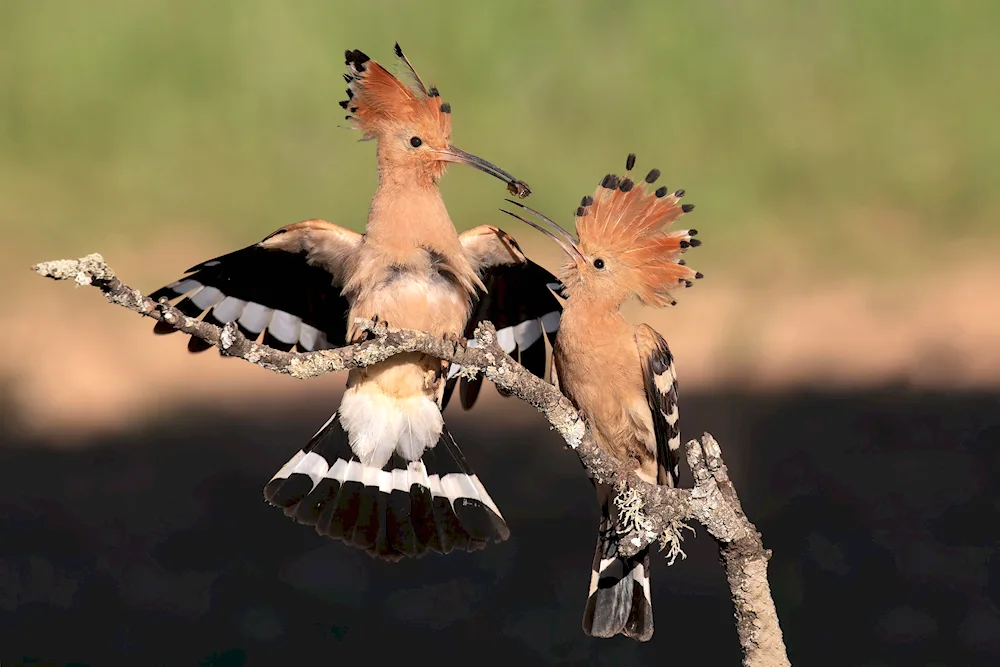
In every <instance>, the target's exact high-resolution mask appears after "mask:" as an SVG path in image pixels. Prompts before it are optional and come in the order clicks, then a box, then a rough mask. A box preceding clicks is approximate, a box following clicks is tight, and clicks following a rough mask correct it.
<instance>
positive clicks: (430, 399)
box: [154, 45, 560, 560]
mask: <svg viewBox="0 0 1000 667" xmlns="http://www.w3.org/2000/svg"><path fill="white" fill-rule="evenodd" d="M396 54H397V56H398V57H399V58H400V59H401V61H402V63H403V65H404V67H405V68H406V69H407V70H408V71H409V78H410V79H411V82H410V84H409V85H408V84H406V83H404V82H402V81H400V80H399V79H397V78H396V77H395V76H393V75H392V74H390V73H389V72H388V70H386V69H385V68H384V67H382V66H381V65H379V64H378V63H375V62H374V61H371V60H370V59H369V58H368V57H367V56H366V55H365V54H363V53H361V52H360V51H348V52H347V53H346V59H345V60H346V64H347V66H348V73H347V75H345V79H346V80H347V81H348V91H347V92H348V98H349V99H348V100H346V101H345V102H343V103H342V106H343V107H344V108H345V109H346V110H347V111H348V112H349V113H350V115H349V116H348V119H349V120H350V122H351V124H352V125H353V126H354V127H355V128H356V129H358V130H360V131H361V132H362V133H363V138H365V139H375V140H376V141H377V155H378V176H379V180H378V188H377V190H376V192H375V195H374V197H373V198H372V203H371V208H370V211H369V215H368V220H367V224H366V229H365V234H364V235H361V234H358V233H355V232H352V231H349V230H346V229H344V228H341V227H339V226H337V225H334V224H332V223H329V222H326V221H323V220H307V221H304V222H300V223H296V224H293V225H288V226H287V227H283V228H281V229H279V230H277V231H276V232H274V233H273V234H271V235H269V236H268V237H267V238H265V239H264V240H263V241H261V242H260V243H258V244H255V245H252V246H249V247H247V248H244V249H242V250H239V251H236V252H234V253H230V254H229V255H225V256H223V257H218V258H216V259H213V260H209V261H208V262H205V263H203V264H201V265H199V266H196V267H193V268H192V269H191V270H189V274H190V275H188V276H187V277H185V279H183V280H180V281H177V282H176V283H173V284H172V285H169V286H167V287H166V288H163V289H162V290H160V291H159V292H157V293H156V294H155V295H154V297H157V298H159V297H161V296H163V297H167V298H175V297H179V296H182V295H184V297H185V298H184V299H182V300H181V301H180V303H178V307H179V308H181V309H182V310H184V311H185V312H186V313H189V314H190V316H192V317H194V316H198V315H201V314H203V313H204V316H205V317H206V318H207V319H209V321H214V322H217V323H222V322H229V321H234V320H235V321H237V322H238V323H239V324H240V326H241V329H242V330H244V333H245V334H247V335H248V336H250V337H252V338H257V337H260V336H263V342H265V343H267V344H270V345H274V346H276V347H282V346H284V349H290V348H291V347H293V346H294V347H296V348H297V349H300V350H315V349H321V348H324V347H332V346H335V345H338V344H343V343H344V342H355V341H357V340H359V339H360V338H361V337H362V332H360V331H359V330H358V329H357V327H356V326H355V324H354V320H355V318H363V319H368V320H372V319H377V320H379V321H382V322H387V323H388V324H390V325H391V326H395V327H403V328H412V329H419V330H422V331H426V332H428V333H431V334H436V335H441V336H446V335H447V336H454V337H458V336H460V335H462V334H463V333H464V331H465V330H466V328H467V327H469V326H472V325H474V324H475V323H476V322H478V319H477V318H479V317H480V316H483V317H485V316H487V315H488V316H490V317H491V318H497V319H499V318H500V317H501V316H503V317H506V318H507V319H508V320H509V321H510V322H509V324H508V325H507V327H508V329H510V331H508V337H509V338H510V339H511V340H514V339H515V337H516V338H519V343H520V349H521V353H522V354H525V353H526V349H527V348H529V347H532V345H534V348H535V349H538V348H540V349H541V350H542V351H543V353H544V342H541V341H540V340H539V339H541V338H542V334H543V329H544V331H545V333H549V334H551V333H552V332H553V331H554V328H555V325H554V323H553V321H552V318H551V317H549V316H551V315H553V314H554V315H555V317H556V318H558V312H559V310H560V307H559V304H558V302H557V301H556V300H555V298H554V297H553V296H552V294H551V293H550V292H549V291H548V287H546V284H547V283H550V282H555V280H556V279H555V278H554V277H553V276H552V275H551V274H548V273H547V272H545V271H544V270H542V269H541V268H540V267H537V265H534V264H532V263H531V262H530V261H528V260H527V258H526V257H525V256H524V254H523V253H521V252H520V250H519V249H518V248H517V244H516V243H515V242H514V241H513V239H511V238H510V237H509V236H507V235H506V234H505V233H503V232H502V231H500V230H497V229H495V228H492V227H477V228H475V229H471V230H469V231H468V232H465V233H464V234H462V235H459V234H458V233H457V231H456V230H455V227H454V225H453V224H452V221H451V218H450V217H449V215H448V211H447V209H446V208H445V204H444V201H443V199H442V197H441V192H440V190H439V189H438V186H437V183H438V180H439V179H440V178H441V176H442V175H443V173H444V171H445V168H446V167H447V164H448V163H450V162H459V163H463V164H467V165H470V166H473V167H476V168H477V169H480V170H482V171H484V172H486V173H489V174H491V175H493V176H495V177H497V178H499V179H501V180H502V181H504V182H505V183H506V184H507V186H508V190H510V191H511V192H514V193H516V194H518V195H519V196H522V197H524V196H527V195H528V193H529V190H528V186H527V185H526V184H525V183H524V182H523V181H520V180H518V179H516V178H514V177H513V176H511V175H510V174H508V173H507V172H505V171H503V170H502V169H500V168H499V167H497V166H495V165H493V164H490V163H489V162H486V161H484V160H482V159H481V158H478V157H476V156H474V155H470V154H468V153H465V152H464V151H461V150H459V149H457V148H455V147H454V146H452V145H451V113H450V112H451V109H450V106H449V105H448V104H447V103H443V102H441V99H440V97H439V94H438V92H437V90H436V89H435V88H433V87H431V88H426V87H425V86H424V84H423V82H422V81H421V80H420V77H419V76H418V75H417V74H416V72H415V71H414V70H413V69H412V66H411V65H410V64H409V61H408V60H407V59H406V58H405V56H403V54H402V51H401V50H400V49H399V47H398V45H397V47H396ZM524 275H529V276H531V279H530V280H529V282H528V283H527V284H525V283H524V280H523V278H524ZM511 281H514V282H518V284H520V285H522V288H521V289H520V292H519V293H518V295H517V296H518V297H519V298H521V297H522V296H523V299H522V300H521V301H520V302H518V301H517V300H514V303H508V304H497V303H492V302H491V299H490V295H489V294H488V293H487V294H484V291H486V289H487V287H486V282H489V284H491V285H499V286H500V287H504V286H508V287H509V285H508V283H510V282H511ZM474 306H475V307H476V309H477V311H476V315H475V316H472V312H473V307H474ZM512 308H513V310H510V309H512ZM505 309H507V310H510V312H506V311H505ZM543 316H544V317H548V318H549V319H548V320H543ZM546 322H548V324H547V325H546ZM511 327H513V328H512V329H511ZM158 330H159V331H161V332H163V327H160V328H158ZM536 334H537V335H536ZM515 347H517V346H512V347H511V348H510V351H511V352H514V351H515ZM190 349H192V350H193V351H198V350H200V349H202V348H201V347H199V346H198V345H197V344H194V345H193V346H190ZM515 353H516V352H515ZM449 370H451V371H454V370H455V369H453V368H452V369H449V368H448V365H447V364H445V363H444V362H442V361H441V360H439V359H435V358H431V357H428V356H426V355H423V354H416V353H414V354H404V355H398V356H396V357H393V358H391V359H389V360H388V361H385V362H383V363H380V364H376V365H374V366H370V367H367V368H364V369H356V370H353V371H351V372H350V374H349V377H348V382H347V391H346V392H345V394H344V398H343V400H342V402H341V405H340V407H339V408H338V410H337V413H336V414H335V415H334V416H333V417H332V418H331V419H330V420H329V421H328V422H327V423H326V424H325V425H324V426H323V427H322V428H321V429H320V430H319V431H318V432H317V433H316V435H314V436H313V438H312V440H311V441H310V442H309V444H308V445H307V446H306V447H305V448H304V449H303V450H302V451H300V452H298V453H297V454H296V455H295V456H294V457H293V458H292V459H291V460H290V461H289V462H288V463H286V464H285V466H284V467H283V468H282V469H281V470H280V471H279V472H278V473H277V474H276V475H275V476H274V478H273V479H272V480H271V482H270V483H269V484H268V485H267V487H266V488H265V496H266V498H267V499H268V500H269V501H270V502H271V503H272V504H275V505H278V506H280V507H282V508H284V510H285V512H286V514H289V515H290V516H294V517H295V518H296V519H297V520H298V521H300V522H303V523H307V524H310V525H314V526H315V527H316V530H317V531H318V532H320V533H322V534H325V535H328V536H330V537H335V538H338V539H343V540H344V541H346V542H348V543H351V544H354V545H356V546H359V547H362V548H365V549H366V550H368V551H369V552H370V553H372V554H374V555H377V556H380V557H383V558H386V559H390V560H397V559H399V558H401V557H402V556H404V555H420V554H422V553H424V552H426V551H427V550H428V549H432V550H436V551H441V552H448V551H451V550H452V549H455V548H460V549H468V550H473V549H479V548H482V547H483V546H485V544H486V542H487V541H488V540H490V539H493V540H503V539H506V537H507V536H508V535H509V530H508V528H507V526H506V524H505V522H504V521H503V518H502V517H501V515H500V512H499V510H498V509H497V507H496V505H495V504H494V502H493V500H492V499H491V498H490V496H489V494H487V492H486V490H485V488H484V487H483V485H482V483H481V482H480V481H479V479H478V477H477V476H476V475H475V474H474V473H473V472H472V470H471V469H470V468H469V466H468V465H467V464H466V463H465V460H464V457H463V456H462V454H461V452H460V451H459V450H458V447H457V445H455V443H454V440H452V439H451V436H450V434H449V433H448V431H447V429H446V427H445V425H444V420H443V417H442V416H441V410H442V409H443V406H444V403H445V401H446V399H447V396H446V388H447V387H450V386H452V384H453V383H454V381H455V379H454V378H449ZM534 371H535V372H536V373H538V374H539V375H544V365H543V367H542V368H535V369H534ZM467 405H471V404H470V403H467Z"/></svg>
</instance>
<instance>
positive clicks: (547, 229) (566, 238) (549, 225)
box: [500, 199, 587, 264]
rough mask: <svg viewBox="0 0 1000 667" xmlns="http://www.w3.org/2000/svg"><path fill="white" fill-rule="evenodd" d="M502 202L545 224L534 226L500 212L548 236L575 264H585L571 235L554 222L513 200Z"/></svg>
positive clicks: (514, 216) (513, 215)
mask: <svg viewBox="0 0 1000 667" xmlns="http://www.w3.org/2000/svg"><path fill="white" fill-rule="evenodd" d="M504 201H508V202H510V203H511V204H513V205H514V206H520V207H521V208H523V209H524V210H526V211H528V212H530V213H534V214H535V215H537V216H538V218H539V219H540V220H541V221H542V222H543V223H545V226H544V227H543V226H542V225H539V224H536V223H534V222H532V221H531V220H526V219H525V218H522V217H521V216H519V215H517V214H516V213H511V212H510V211H507V210H504V209H500V210H501V211H503V212H504V213H506V214H507V215H509V216H511V217H512V218H517V219H518V220H520V221H521V222H523V223H525V224H527V225H531V226H532V227H534V228H535V229H537V230H538V231H540V232H541V233H542V234H545V235H546V236H548V237H549V238H550V239H552V240H553V241H555V242H556V243H558V244H559V247H560V248H562V249H563V252H565V253H566V254H567V255H569V256H570V257H571V258H572V259H575V260H576V261H577V262H582V263H584V264H586V263H587V259H586V258H585V257H584V256H583V253H582V252H580V249H579V248H578V247H577V245H576V239H574V238H573V235H572V234H570V233H569V232H567V231H566V230H565V229H563V228H562V227H560V226H559V225H557V224H556V223H555V222H553V221H551V220H549V219H548V218H546V217H545V216H544V215H542V214H541V213H539V212H538V211H536V210H535V209H533V208H531V207H529V206H525V205H524V204H521V203H519V202H516V201H514V200H513V199H505V200H504Z"/></svg>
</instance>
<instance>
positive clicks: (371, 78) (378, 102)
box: [340, 44, 451, 147]
mask: <svg viewBox="0 0 1000 667" xmlns="http://www.w3.org/2000/svg"><path fill="white" fill-rule="evenodd" d="M395 50H396V56H397V57H398V58H399V60H400V61H401V64H402V65H403V67H404V68H405V69H406V71H407V73H408V76H407V78H409V79H410V80H411V81H410V82H409V84H407V83H404V82H403V81H400V80H399V79H398V78H397V77H395V76H394V75H393V74H391V73H390V72H389V70H387V69H386V68H384V67H382V65H379V64H378V63H377V62H375V61H374V60H372V59H371V58H369V57H368V56H367V55H365V54H364V53H362V52H361V51H358V50H357V49H355V50H353V51H346V52H345V54H344V57H345V64H346V65H347V69H348V73H347V74H345V75H344V79H345V80H346V81H347V96H348V98H349V99H347V100H344V101H343V102H341V103H340V105H341V106H342V107H344V108H345V109H347V110H348V111H349V112H350V114H351V115H350V116H347V120H349V121H350V122H351V124H352V126H353V127H354V128H356V129H358V130H360V131H361V132H362V133H364V137H363V138H364V139H373V138H375V137H378V136H380V135H383V134H385V133H387V132H390V131H392V130H393V129H394V128H396V127H400V126H403V127H407V128H410V129H413V130H415V131H417V132H418V133H419V136H420V137H422V141H426V142H428V143H430V144H432V145H434V146H436V147H437V146H446V145H447V144H448V141H449V138H450V136H451V106H450V105H449V104H448V103H447V102H442V101H441V96H440V94H439V93H438V90H437V88H435V87H434V86H431V87H430V88H427V87H426V86H424V82H423V81H422V80H421V79H420V76H419V75H417V71H416V70H415V69H414V68H413V66H412V65H411V64H410V61H409V60H408V59H407V58H406V56H404V55H403V50H402V49H401V48H399V44H396V47H395Z"/></svg>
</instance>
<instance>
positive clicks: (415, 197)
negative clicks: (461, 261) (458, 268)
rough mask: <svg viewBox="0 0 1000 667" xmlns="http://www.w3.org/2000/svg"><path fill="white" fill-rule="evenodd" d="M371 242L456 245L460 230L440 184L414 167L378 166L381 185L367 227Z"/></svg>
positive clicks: (390, 244) (449, 246)
mask: <svg viewBox="0 0 1000 667" xmlns="http://www.w3.org/2000/svg"><path fill="white" fill-rule="evenodd" d="M365 235H366V241H367V242H368V243H375V244H381V245H386V246H399V247H411V248H412V247H417V246H421V245H431V246H434V247H439V248H440V250H442V251H447V250H449V249H451V248H453V247H457V244H458V233H457V232H456V231H455V226H454V224H452V221H451V218H450V217H449V215H448V209H446V208H445V205H444V200H443V199H442V198H441V191H440V190H439V189H438V187H437V185H436V184H434V183H431V182H428V180H427V179H425V178H421V174H419V173H416V172H415V171H414V170H412V169H405V168H387V167H384V166H383V165H379V179H378V188H377V189H376V190H375V196H374V197H373V198H372V203H371V209H370V210H369V212H368V224H367V227H366V230H365Z"/></svg>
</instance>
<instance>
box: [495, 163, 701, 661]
mask: <svg viewBox="0 0 1000 667" xmlns="http://www.w3.org/2000/svg"><path fill="white" fill-rule="evenodd" d="M625 166H626V174H625V176H624V177H619V176H617V175H615V174H608V175H607V176H605V177H604V178H603V179H602V180H601V183H600V185H598V187H597V190H596V192H594V194H593V196H589V195H588V196H586V197H584V198H583V200H582V201H581V202H580V205H579V207H578V208H577V209H576V231H577V234H578V235H579V240H577V239H576V238H574V237H573V235H572V234H570V233H569V232H567V231H566V230H564V229H563V228H562V227H560V226H559V225H558V224H557V223H555V222H553V221H552V220H550V219H549V218H547V217H545V216H544V215H542V214H541V213H539V212H537V211H535V210H534V209H531V208H529V207H527V206H525V205H523V204H520V203H518V202H516V201H513V200H507V201H509V202H510V203H512V204H515V205H517V206H520V207H521V208H522V209H524V210H526V211H528V212H530V213H531V214H533V215H534V216H536V218H537V219H538V220H539V222H538V223H536V222H534V221H532V220H529V219H526V218H522V217H521V216H519V215H517V214H515V213H513V212H511V211H504V212H505V213H507V214H509V215H512V216H514V217H515V218H518V219H519V220H522V221H523V222H525V223H527V224H529V225H531V226H532V227H534V228H536V229H538V230H539V231H541V232H543V233H544V234H546V235H547V236H548V237H550V238H551V239H553V240H554V241H555V242H556V243H558V244H559V246H560V247H561V248H562V249H563V250H564V251H565V253H566V255H567V256H568V260H567V261H566V263H565V264H564V265H563V267H562V271H561V273H560V278H561V280H562V282H563V285H564V287H563V291H564V292H565V294H566V296H567V300H566V303H565V306H564V310H563V314H562V318H561V320H560V326H559V338H558V340H557V341H556V342H555V345H554V347H553V353H552V364H553V368H552V381H553V382H554V383H555V384H556V386H557V387H558V388H559V389H560V391H562V392H563V394H565V395H566V397H567V398H569V399H570V401H572V403H573V405H574V406H575V407H576V408H577V410H579V412H580V414H581V415H582V416H583V418H584V419H585V420H586V422H587V424H588V426H589V427H590V429H591V432H592V433H593V436H594V439H595V442H596V444H597V445H598V446H599V447H601V448H602V449H603V450H604V451H606V452H608V453H610V454H612V455H613V456H614V457H615V458H616V459H617V460H618V461H620V462H622V464H623V465H627V466H629V467H634V468H635V473H636V474H637V475H638V476H639V478H641V479H643V480H645V481H646V482H649V483H650V484H663V485H667V486H670V487H674V486H676V484H677V475H678V460H679V449H680V425H679V422H678V410H677V408H678V406H677V372H676V369H675V368H674V360H673V356H672V355H671V354H670V349H669V348H668V347H667V342H666V340H664V339H663V337H662V336H661V335H660V334H658V333H657V332H656V331H654V330H653V329H652V328H651V327H649V326H648V325H645V324H640V325H639V326H633V325H631V324H629V322H628V321H627V320H626V319H625V317H624V316H623V315H622V313H621V311H620V308H621V306H622V304H623V303H624V302H625V301H626V300H627V299H629V298H630V297H632V296H636V297H638V299H639V300H640V301H641V302H642V303H644V304H646V305H651V306H673V305H675V304H676V302H675V300H674V298H673V296H672V293H673V292H674V291H676V290H678V289H683V288H686V287H691V286H692V285H693V284H694V280H696V279H699V278H701V277H702V274H701V273H699V272H697V271H694V270H692V269H690V268H688V267H687V266H686V264H685V262H684V260H683V259H681V255H682V254H683V253H684V252H686V251H687V250H688V249H689V248H691V247H694V246H698V245H700V244H701V241H699V240H698V239H696V238H694V236H695V235H696V234H697V233H698V232H697V231H696V230H694V229H686V230H676V231H671V230H670V229H669V228H670V226H671V225H672V223H674V222H675V221H676V220H677V219H678V218H680V217H681V216H682V215H683V214H685V213H687V212H689V211H691V210H692V209H693V208H694V206H693V205H690V204H681V202H680V199H681V197H683V196H684V191H683V190H677V191H675V192H670V191H668V190H667V188H665V187H660V188H657V189H656V190H653V191H651V190H652V187H653V185H652V184H653V183H655V182H656V181H657V179H658V178H659V176H660V171H659V170H658V169H653V170H651V171H650V172H649V174H648V175H647V176H646V177H645V179H644V180H643V181H642V182H641V183H639V184H637V183H635V181H633V180H632V178H631V176H630V172H631V170H632V168H633V167H634V166H635V155H634V154H630V155H629V156H628V159H627V160H626V165H625ZM595 485H596V487H597V496H598V502H599V504H600V508H601V522H600V528H599V532H598V539H597V549H596V551H595V554H594V561H593V571H592V575H591V581H590V590H589V593H588V597H587V604H586V607H585V611H584V617H583V630H584V632H585V633H586V634H588V635H590V636H594V637H612V636H614V635H616V634H623V635H625V636H627V637H631V638H633V639H636V640H638V641H647V640H649V639H650V638H651V637H652V636H653V607H652V601H651V599H650V589H649V547H646V548H645V549H642V550H641V551H640V552H639V553H638V554H636V555H634V556H625V555H623V554H621V553H620V552H619V541H618V539H619V535H620V533H621V532H623V526H622V516H621V512H620V511H619V508H618V507H617V505H616V503H615V502H614V498H613V497H614V495H615V491H614V489H612V488H611V487H609V486H607V485H605V484H595Z"/></svg>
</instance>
